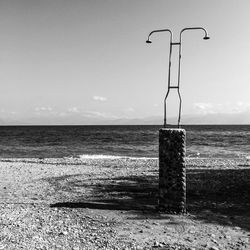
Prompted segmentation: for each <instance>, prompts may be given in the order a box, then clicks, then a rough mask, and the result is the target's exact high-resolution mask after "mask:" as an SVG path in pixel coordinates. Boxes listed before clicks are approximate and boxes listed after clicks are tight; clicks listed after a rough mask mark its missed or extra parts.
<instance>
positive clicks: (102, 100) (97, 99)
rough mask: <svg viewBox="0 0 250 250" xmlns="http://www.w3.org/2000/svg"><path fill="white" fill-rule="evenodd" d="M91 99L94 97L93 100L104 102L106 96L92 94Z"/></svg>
mask: <svg viewBox="0 0 250 250" xmlns="http://www.w3.org/2000/svg"><path fill="white" fill-rule="evenodd" d="M93 99H94V100H95V101H99V102H105V101H107V98H106V97H103V96H98V95H95V96H93Z"/></svg>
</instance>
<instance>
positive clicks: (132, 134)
mask: <svg viewBox="0 0 250 250" xmlns="http://www.w3.org/2000/svg"><path fill="white" fill-rule="evenodd" d="M160 128H161V126H151V125H149V126H1V127H0V157H1V158H62V157H80V158H110V157H113V158H118V157H120V156H122V157H146V158H156V157H158V136H159V134H158V131H159V129H160ZM183 128H184V129H186V132H187V141H186V156H188V157H201V158H203V157H218V158H221V157H249V156H250V125H194V126H191V125H190V126H183Z"/></svg>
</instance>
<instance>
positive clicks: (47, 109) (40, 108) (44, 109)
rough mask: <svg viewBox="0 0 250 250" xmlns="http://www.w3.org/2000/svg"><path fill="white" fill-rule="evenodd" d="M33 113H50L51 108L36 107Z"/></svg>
mask: <svg viewBox="0 0 250 250" xmlns="http://www.w3.org/2000/svg"><path fill="white" fill-rule="evenodd" d="M35 111H37V112H41V111H42V112H46V111H47V112H51V111H52V108H51V107H36V108H35Z"/></svg>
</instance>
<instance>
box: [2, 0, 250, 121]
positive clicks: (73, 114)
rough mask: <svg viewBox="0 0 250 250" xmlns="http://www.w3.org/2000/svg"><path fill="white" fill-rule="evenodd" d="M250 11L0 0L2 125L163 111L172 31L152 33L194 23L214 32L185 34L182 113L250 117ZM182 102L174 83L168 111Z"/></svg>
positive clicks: (174, 1)
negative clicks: (149, 38)
mask: <svg viewBox="0 0 250 250" xmlns="http://www.w3.org/2000/svg"><path fill="white" fill-rule="evenodd" d="M249 13H250V1H249V0H241V1H237V0H210V1H203V0H189V1H186V0H158V1H149V0H133V1H128V0H124V1H121V0H120V1H117V0H86V1H83V0H71V1H66V0H53V1H51V0H35V1H34V0H1V1H0V37H1V39H0V86H1V91H0V124H16V125H21V124H112V123H117V124H122V123H129V121H131V123H132V122H133V120H136V121H137V122H138V123H143V122H145V121H146V120H147V121H149V120H150V119H151V118H152V119H151V121H153V120H154V119H155V118H157V119H158V118H159V119H162V117H163V99H164V96H165V94H166V91H167V77H168V55H169V34H168V33H167V32H166V33H159V34H155V35H153V36H152V41H153V43H152V44H150V45H149V44H146V43H145V41H146V39H147V36H148V34H149V32H150V31H152V30H155V29H166V28H168V29H171V30H172V32H173V34H174V38H173V40H174V41H175V42H178V39H179V32H180V30H181V29H183V28H185V27H196V26H199V27H204V28H206V29H207V31H208V33H209V35H210V37H211V39H210V40H206V41H205V40H203V39H202V38H203V32H202V31H198V30H196V31H187V32H185V33H183V37H182V38H183V39H182V62H181V82H180V91H181V93H182V99H183V106H182V107H183V109H182V115H183V119H184V121H190V122H191V123H192V121H194V120H192V117H195V118H196V121H197V122H198V123H199V122H201V123H202V121H204V117H206V119H205V121H206V123H214V122H218V123H223V121H224V122H225V121H226V122H228V123H238V124H240V123H250V98H249V95H250V70H249V69H250V68H249V66H250V42H249V41H250V28H249V27H250V15H249ZM176 59H177V50H176V49H174V51H173V61H172V69H173V71H172V76H173V77H172V78H171V82H172V83H173V84H175V83H177V78H176V77H174V76H177V70H176V68H177V60H176ZM177 111H178V99H177V94H176V92H175V91H174V90H172V91H171V95H170V98H169V102H168V106H167V117H171V118H173V119H174V118H175V117H176V116H177ZM215 116H216V117H217V118H216V119H217V120H216V121H215V120H214V119H215ZM190 117H191V118H190ZM197 117H200V118H201V119H200V120H199V119H198V120H197ZM218 117H219V118H220V119H218ZM224 117H227V119H225V120H223V118H224ZM185 119H186V120H185ZM188 119H189V120H188Z"/></svg>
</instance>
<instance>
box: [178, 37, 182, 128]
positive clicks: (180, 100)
mask: <svg viewBox="0 0 250 250" xmlns="http://www.w3.org/2000/svg"><path fill="white" fill-rule="evenodd" d="M179 43H180V44H179V63H178V85H177V86H178V96H179V115H178V128H179V127H180V121H181V104H182V99H181V94H180V79H181V33H180V40H179Z"/></svg>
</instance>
